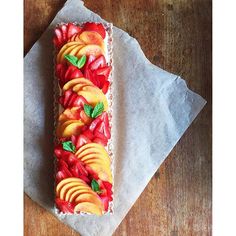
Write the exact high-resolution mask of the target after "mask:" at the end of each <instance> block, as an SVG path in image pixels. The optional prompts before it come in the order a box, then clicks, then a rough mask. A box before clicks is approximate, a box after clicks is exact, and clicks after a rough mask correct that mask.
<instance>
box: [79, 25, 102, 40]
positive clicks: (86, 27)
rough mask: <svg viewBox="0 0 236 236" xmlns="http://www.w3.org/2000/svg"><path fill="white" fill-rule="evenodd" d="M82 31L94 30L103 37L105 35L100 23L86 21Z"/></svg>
mask: <svg viewBox="0 0 236 236" xmlns="http://www.w3.org/2000/svg"><path fill="white" fill-rule="evenodd" d="M83 31H95V32H97V33H99V34H100V35H101V36H102V38H103V39H104V38H105V37H106V31H105V29H104V27H103V25H102V24H101V23H90V22H87V23H85V24H84V27H83Z"/></svg>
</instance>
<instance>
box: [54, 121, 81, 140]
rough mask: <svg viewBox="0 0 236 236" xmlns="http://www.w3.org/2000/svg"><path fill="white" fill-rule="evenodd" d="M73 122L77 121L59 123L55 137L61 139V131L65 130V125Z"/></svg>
mask: <svg viewBox="0 0 236 236" xmlns="http://www.w3.org/2000/svg"><path fill="white" fill-rule="evenodd" d="M75 121H77V120H67V121H65V122H62V123H59V124H58V125H57V129H56V135H57V136H58V137H61V135H62V131H63V130H64V129H65V127H66V126H67V125H69V124H72V123H74V122H75Z"/></svg>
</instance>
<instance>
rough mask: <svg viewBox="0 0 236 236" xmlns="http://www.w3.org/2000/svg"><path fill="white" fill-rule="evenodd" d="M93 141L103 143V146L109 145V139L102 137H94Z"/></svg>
mask: <svg viewBox="0 0 236 236" xmlns="http://www.w3.org/2000/svg"><path fill="white" fill-rule="evenodd" d="M93 143H98V144H101V145H102V146H104V147H105V146H107V141H106V140H104V139H101V138H94V139H93Z"/></svg>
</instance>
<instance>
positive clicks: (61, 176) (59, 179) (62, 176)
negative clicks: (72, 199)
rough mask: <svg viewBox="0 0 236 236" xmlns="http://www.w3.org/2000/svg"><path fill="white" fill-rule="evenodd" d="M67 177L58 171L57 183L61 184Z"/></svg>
mask: <svg viewBox="0 0 236 236" xmlns="http://www.w3.org/2000/svg"><path fill="white" fill-rule="evenodd" d="M66 177H67V176H66V174H65V173H64V171H58V172H57V174H56V183H59V182H60V181H61V180H63V179H65V178H66Z"/></svg>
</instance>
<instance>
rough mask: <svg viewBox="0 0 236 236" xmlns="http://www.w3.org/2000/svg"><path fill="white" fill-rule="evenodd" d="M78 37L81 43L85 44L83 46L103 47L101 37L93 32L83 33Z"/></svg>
mask: <svg viewBox="0 0 236 236" xmlns="http://www.w3.org/2000/svg"><path fill="white" fill-rule="evenodd" d="M79 37H80V39H81V40H82V41H83V42H85V44H96V45H99V46H102V45H104V41H103V38H102V36H101V35H100V34H99V33H97V32H95V31H84V32H82V33H81V34H80V36H79Z"/></svg>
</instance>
